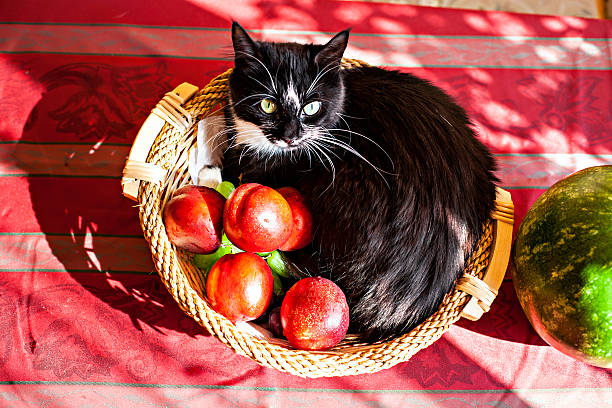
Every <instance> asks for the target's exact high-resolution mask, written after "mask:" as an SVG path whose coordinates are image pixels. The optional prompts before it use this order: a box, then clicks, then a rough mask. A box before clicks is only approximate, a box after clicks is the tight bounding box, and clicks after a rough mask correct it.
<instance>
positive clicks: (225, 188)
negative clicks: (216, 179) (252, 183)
mask: <svg viewBox="0 0 612 408" xmlns="http://www.w3.org/2000/svg"><path fill="white" fill-rule="evenodd" d="M235 189H236V187H234V185H233V184H232V183H230V182H229V181H222V182H221V183H219V185H218V186H217V191H218V192H220V193H221V195H222V196H223V197H225V198H226V199H227V198H228V197H229V196H230V194H232V191H234V190H235Z"/></svg>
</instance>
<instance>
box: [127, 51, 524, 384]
mask: <svg viewBox="0 0 612 408" xmlns="http://www.w3.org/2000/svg"><path fill="white" fill-rule="evenodd" d="M362 64H364V63H362V62H360V61H356V60H347V59H345V60H343V66H344V67H345V68H346V67H351V66H359V65H362ZM230 73H231V70H229V71H227V72H225V73H223V74H221V75H219V76H218V77H216V78H214V79H213V80H212V81H211V82H210V83H209V84H208V85H207V86H205V87H204V88H202V89H199V90H198V89H197V88H196V87H193V85H189V84H183V86H185V85H187V86H189V87H191V88H190V91H189V92H188V95H186V96H185V95H182V96H181V95H180V94H181V92H182V91H180V90H179V88H177V89H176V90H175V91H173V92H169V93H168V94H166V97H164V100H162V101H161V102H160V103H159V104H158V105H157V107H156V108H155V109H154V110H153V113H152V114H151V116H150V117H149V119H147V122H145V124H144V125H143V127H142V129H141V131H140V132H139V134H138V136H137V137H136V141H135V142H134V145H133V147H132V152H130V157H129V158H128V161H127V163H126V167H125V169H124V177H123V180H122V183H123V187H124V194H125V195H126V196H128V197H131V198H133V199H137V201H138V202H139V203H140V204H139V217H140V223H141V226H142V229H143V232H144V237H145V239H146V240H147V242H148V243H149V245H150V248H151V252H152V256H153V261H154V263H155V267H156V269H157V271H158V273H159V276H160V277H161V280H162V281H163V283H164V284H165V286H166V288H167V289H168V291H169V292H170V294H171V295H172V297H173V298H174V299H175V300H176V302H177V303H178V305H179V306H180V308H181V309H182V310H183V311H184V312H185V313H186V314H187V315H189V316H191V317H192V318H193V319H194V320H195V321H196V322H198V323H199V324H200V325H202V326H203V327H205V328H206V329H207V330H208V331H209V332H210V333H211V334H212V335H213V336H215V337H217V338H218V339H219V340H220V341H222V342H223V343H225V344H226V345H228V346H229V347H231V348H232V349H233V350H234V351H235V352H237V353H239V354H242V355H244V356H247V357H249V358H251V359H253V360H254V361H256V362H258V363H259V364H262V365H265V366H269V367H273V368H276V369H278V370H281V371H284V372H289V373H292V374H295V375H298V376H302V377H331V376H343V375H352V374H362V373H372V372H376V371H379V370H382V369H384V368H389V367H392V366H394V365H395V364H398V363H400V362H403V361H406V360H408V359H409V358H410V357H411V356H412V355H413V354H415V353H416V352H417V351H419V350H421V349H423V348H425V347H427V346H429V345H430V344H432V343H433V342H435V341H436V340H437V339H439V338H440V337H441V336H442V334H444V332H446V331H447V330H448V328H449V327H450V326H451V325H452V324H453V323H455V322H456V321H457V320H458V319H459V318H461V317H462V316H463V317H467V318H470V319H472V320H475V319H477V318H479V317H480V315H482V313H484V312H486V311H487V310H488V309H489V306H490V304H491V302H492V301H493V299H494V298H495V296H496V295H497V289H498V288H499V285H500V284H501V281H502V280H503V276H504V274H505V271H506V267H507V263H508V259H509V254H510V242H511V235H512V224H513V219H514V216H513V206H512V201H511V199H510V195H509V194H508V193H507V192H505V191H504V190H501V189H498V200H497V208H496V210H495V211H494V213H493V214H492V218H491V221H490V222H489V223H488V224H487V225H486V226H485V229H484V233H483V235H482V238H481V240H480V242H479V245H478V248H477V250H476V251H475V252H474V254H473V255H472V257H471V259H470V260H469V262H468V264H467V266H466V268H465V273H464V275H463V277H461V278H460V279H459V280H458V282H457V285H456V287H455V288H454V289H453V290H452V291H451V292H450V293H448V294H447V295H446V296H445V298H444V300H443V302H442V304H441V305H440V307H439V309H438V310H437V312H436V313H434V314H433V315H432V316H430V317H429V318H428V319H427V320H425V321H424V322H423V323H421V324H420V325H418V326H417V327H415V328H414V329H413V330H412V331H411V332H410V333H408V334H405V335H402V336H400V337H397V338H395V339H392V340H390V341H386V342H381V343H375V344H363V343H356V342H355V340H354V339H352V338H351V336H347V338H346V339H345V340H344V341H343V342H341V343H340V344H339V345H337V346H335V347H334V348H332V349H330V350H327V351H318V352H312V351H302V350H295V349H292V348H291V347H290V346H289V345H288V343H287V342H286V341H284V340H281V339H274V338H269V337H258V336H256V335H254V334H252V333H251V332H249V331H245V330H242V329H240V328H238V327H236V326H235V325H234V324H233V323H231V322H230V321H229V320H227V319H226V318H225V317H223V316H222V315H220V314H218V313H217V312H215V311H214V310H213V309H212V308H211V307H210V305H209V303H208V301H207V300H206V298H205V293H206V292H205V287H206V282H205V281H204V280H203V279H204V276H203V274H202V273H201V272H200V271H199V270H198V269H197V268H196V267H195V266H194V265H193V264H192V263H191V262H190V255H189V254H187V253H184V252H183V251H181V250H179V249H177V248H176V247H175V246H174V245H172V244H171V243H170V241H169V240H168V236H167V235H166V229H165V226H164V224H163V217H162V213H163V208H164V205H165V203H166V202H167V200H168V199H169V198H170V196H171V194H172V192H173V191H174V190H176V189H177V188H178V187H180V186H182V185H184V184H189V183H191V180H190V176H189V173H188V156H189V151H190V149H191V148H192V147H193V146H194V145H195V134H196V132H195V131H194V127H195V124H196V123H197V122H198V121H199V120H200V119H202V118H204V117H206V116H208V115H210V114H212V113H213V112H215V111H216V110H218V109H219V108H220V107H221V106H222V105H223V104H224V103H226V101H227V92H228V79H229V75H230ZM149 121H153V122H155V125H153V126H150V123H148V122H149ZM138 156H139V157H138ZM130 186H131V188H132V193H129V192H128V191H127V190H128V187H130Z"/></svg>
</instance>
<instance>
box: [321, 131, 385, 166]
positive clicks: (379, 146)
mask: <svg viewBox="0 0 612 408" xmlns="http://www.w3.org/2000/svg"><path fill="white" fill-rule="evenodd" d="M343 120H344V119H343ZM345 123H346V121H345ZM347 127H348V123H347ZM326 130H327V131H328V133H329V134H331V132H348V133H349V137H350V136H351V135H355V136H359V137H362V138H364V139H365V140H367V141H368V142H370V143H372V144H374V145H375V146H376V147H378V148H379V149H380V150H381V151H382V152H383V153H384V154H385V156H387V158H388V159H389V161H390V162H391V167H392V168H395V163H393V159H392V158H391V156H390V155H389V153H387V151H386V150H385V149H384V148H383V147H382V146H381V145H379V144H378V143H376V142H375V141H374V140H372V139H371V138H369V137H367V136H365V135H363V134H361V133H359V132H354V131H352V130H350V129H348V130H347V129H342V128H337V129H326Z"/></svg>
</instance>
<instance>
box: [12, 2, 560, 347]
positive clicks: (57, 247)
mask: <svg viewBox="0 0 612 408" xmlns="http://www.w3.org/2000/svg"><path fill="white" fill-rule="evenodd" d="M340 3H342V2H338V4H334V5H333V7H335V8H336V10H333V13H331V12H330V15H332V14H333V15H337V16H342V15H347V16H348V15H351V14H350V13H344V14H343V11H346V10H343V9H342V7H344V6H343V5H342V4H340ZM313 7H314V6H313ZM364 7H365V9H364V10H365V11H364V12H365V13H368V12H369V11H368V10H374V9H375V7H374V6H373V5H364ZM261 8H262V12H265V13H266V15H267V16H268V18H269V19H270V21H277V22H278V21H281V20H282V16H286V15H288V14H287V11H286V10H284V11H283V10H280V9H279V8H277V6H276V5H274V4H272V3H262V5H261ZM407 10H410V13H408V14H407V15H406V16H403V17H405V18H408V19H410V18H412V19H418V18H420V16H419V12H418V9H412V8H408V9H407ZM299 11H300V13H299V15H302V14H304V13H306V14H308V15H309V16H310V18H313V19H315V20H316V16H317V11H316V10H315V9H314V8H313V9H312V10H308V9H307V8H305V7H303V8H301V9H300V10H299ZM203 12H209V11H203ZM289 14H290V13H289ZM368 17H369V18H364V19H362V20H360V22H359V24H358V27H359V30H364V31H366V30H368V31H373V32H378V31H384V30H385V29H386V28H385V27H387V26H385V24H389V25H388V27H392V24H391V23H396V24H400V25H401V26H402V27H401V28H402V29H403V30H404V32H410V30H407V29H406V27H407V23H406V22H403V21H401V20H400V19H399V17H398V16H394V15H392V14H391V13H390V12H384V11H380V10H378V11H376V12H372V13H370V15H368ZM427 18H429V19H431V22H432V24H437V25H439V26H440V27H442V26H444V25H445V24H447V23H448V22H446V21H444V20H440V18H439V17H438V18H434V16H433V14H427ZM384 21H387V23H384ZM271 24H272V23H271ZM299 24H300V22H299V21H293V22H288V23H286V24H285V23H283V27H285V28H287V27H289V28H291V27H293V26H295V27H299ZM325 24H326V25H325ZM339 24H340V25H342V26H344V25H346V26H349V25H353V26H355V25H356V24H355V21H353V20H351V19H350V18H346V19H345V21H334V22H333V24H332V23H330V22H329V21H328V22H327V23H325V22H322V23H320V24H319V27H320V30H321V31H323V32H330V31H335V28H334V29H333V30H332V29H331V25H334V26H338V25H339ZM491 24H493V23H491ZM496 24H498V23H496ZM247 28H248V27H247ZM389 31H393V30H392V29H390V30H389ZM556 35H559V33H556ZM415 41H416V40H415ZM388 45H389V46H390V47H391V46H393V44H391V43H389V44H388ZM153 51H154V50H153ZM366 51H367V50H366ZM377 52H378V53H381V51H377ZM71 61H72V62H71ZM32 64H33V67H31V68H32V72H33V74H36V73H38V75H39V78H40V82H41V84H43V86H44V87H45V90H44V92H43V94H42V97H41V99H40V101H39V102H38V104H37V106H36V107H35V108H34V109H33V110H32V112H31V114H30V118H29V120H28V123H27V125H26V127H25V129H24V132H23V135H22V138H21V140H22V143H18V144H16V150H17V151H19V150H22V151H23V152H25V153H24V154H25V155H27V154H32V152H34V156H30V157H35V155H38V156H39V157H38V161H36V160H35V159H32V160H31V161H30V162H27V163H22V167H23V169H24V171H25V172H27V173H28V182H29V193H30V196H31V200H32V207H33V211H34V213H35V215H36V218H37V220H38V223H39V224H40V227H41V231H43V232H44V233H45V236H44V240H45V242H46V244H47V245H48V246H49V248H50V251H51V252H50V253H49V254H47V255H50V256H49V257H48V259H49V262H50V263H53V262H54V260H53V259H52V258H54V259H55V261H57V262H59V264H61V265H60V266H61V268H60V269H63V270H64V271H66V272H68V273H69V275H70V277H71V278H72V279H73V280H74V282H76V283H77V284H78V285H80V286H82V288H84V289H86V290H87V291H88V292H89V293H90V294H91V295H93V296H94V297H95V298H97V299H99V300H101V301H102V302H103V303H104V304H106V305H108V306H109V307H111V308H112V309H115V310H118V311H120V312H122V313H124V314H125V315H126V316H128V317H129V321H130V322H131V323H132V325H133V326H134V327H136V328H137V329H139V330H145V329H148V328H151V329H153V330H156V331H158V332H161V333H163V332H164V331H165V330H172V331H177V332H180V333H185V334H186V335H188V336H190V337H194V336H198V335H205V333H206V332H205V330H203V329H202V328H201V327H200V326H199V325H198V324H197V323H196V322H194V321H193V320H192V319H191V318H189V317H187V316H186V315H185V314H184V313H183V312H182V311H181V310H180V309H179V308H178V307H177V306H176V304H175V303H174V300H173V299H172V297H171V296H170V295H169V294H168V293H167V291H166V289H165V288H164V286H163V284H161V282H160V280H159V278H158V277H157V276H156V275H154V271H153V264H152V262H151V259H150V254H149V253H148V248H147V246H146V243H145V241H144V239H142V231H141V230H140V227H139V226H138V220H137V211H136V209H135V208H132V203H131V202H129V201H127V199H126V198H124V197H122V196H121V191H120V180H119V177H120V170H121V166H122V164H123V159H124V157H125V154H126V153H127V150H128V149H129V144H130V143H131V142H132V141H133V138H134V136H135V134H136V132H137V130H138V126H139V125H140V124H141V123H142V121H143V120H144V118H145V117H146V115H147V114H148V112H149V110H150V109H151V108H152V107H153V106H154V105H155V103H156V102H157V101H158V100H159V99H160V97H161V96H162V95H163V94H164V93H165V92H167V91H168V90H170V89H172V88H173V86H174V85H175V82H177V81H174V78H172V76H171V74H170V73H169V71H170V70H169V69H168V64H170V63H169V62H168V61H167V60H164V59H160V60H159V61H158V62H157V63H156V64H154V65H151V64H150V63H148V62H130V63H129V64H127V63H125V62H121V63H120V64H119V63H116V62H114V61H112V62H109V58H108V57H95V56H94V57H91V56H90V57H76V56H62V57H61V61H60V60H56V64H55V65H54V66H52V67H51V68H49V67H48V66H45V64H41V66H38V67H37V66H36V60H35V59H32ZM130 64H132V65H130ZM430 75H431V79H436V78H438V79H440V80H441V81H442V84H443V85H445V86H446V87H447V88H451V89H449V91H452V84H453V82H452V80H451V79H449V78H448V77H445V75H444V74H443V73H439V72H438V73H431V74H430ZM460 76H461V77H462V78H463V79H462V81H463V82H462V84H463V85H462V88H461V89H462V90H463V89H465V87H469V86H470V83H471V81H476V82H477V81H478V79H477V78H478V77H477V76H473V75H472V71H471V70H470V69H469V68H466V69H464V72H462V73H461V75H460ZM445 81H446V82H445ZM465 81H468V83H467V84H466V83H465ZM474 83H475V82H474ZM478 86H479V87H480V88H486V84H478ZM464 98H468V96H464ZM464 102H469V100H465V99H464ZM506 108H507V109H508V111H513V110H514V109H515V108H516V106H515V105H512V104H508V105H507V106H506ZM489 119H490V118H489ZM480 122H481V124H483V123H484V124H485V125H486V124H487V123H489V122H487V117H485V116H481V117H480ZM491 123H492V122H491ZM495 123H497V122H495ZM513 126H514V125H509V127H508V129H505V130H506V131H507V132H506V133H507V134H512V133H513V132H514V134H516V135H517V136H516V137H517V138H518V139H523V140H524V139H528V138H529V137H530V133H529V132H530V131H531V130H533V126H534V125H533V124H530V125H529V126H526V127H522V128H521V127H519V128H517V127H516V126H514V127H513ZM58 142H59V145H61V146H65V151H63V152H61V154H62V155H63V156H62V157H61V159H62V160H63V161H64V162H63V163H61V162H62V160H59V162H60V165H58V164H57V163H51V164H49V169H45V166H46V165H47V164H48V162H47V161H46V154H47V152H48V151H50V149H49V147H50V146H52V145H53V146H54V147H57V146H58ZM55 152H56V153H55V154H58V153H57V150H56V151H55ZM17 153H19V152H17ZM17 156H20V154H17ZM83 156H84V157H83ZM79 158H80V159H81V161H82V162H81V166H82V167H80V168H77V169H76V170H75V171H74V172H73V171H72V168H71V166H72V165H73V163H76V162H77V160H76V159H79ZM55 159H57V157H56V158H55ZM51 161H53V160H51ZM56 161H57V160H56ZM36 166H39V167H36ZM54 166H55V167H54ZM58 166H59V167H58ZM62 166H63V168H62ZM107 171H110V173H107ZM54 197H55V198H54ZM44 265H45V264H44V263H42V267H41V269H44ZM147 273H149V274H150V275H146V274H147ZM517 306H518V302H517V300H516V297H515V295H514V292H513V288H512V283H511V281H509V280H508V281H505V282H504V283H503V285H502V290H501V292H500V296H499V297H498V299H497V300H496V302H495V303H494V304H493V308H492V310H491V311H490V312H489V313H487V314H486V315H485V317H483V318H482V319H481V320H480V321H479V322H475V323H471V322H466V321H462V322H460V323H459V325H460V326H461V327H463V328H467V329H469V330H472V331H475V332H479V333H482V334H485V335H488V336H491V337H496V338H500V339H503V340H509V341H513V342H518V343H525V344H533V345H544V343H543V342H542V341H541V340H540V339H539V337H537V335H535V332H533V331H532V330H531V329H530V326H529V324H528V322H527V320H526V319H525V318H524V315H523V314H522V312H521V311H520V307H517ZM145 326H146V327H145ZM151 347H153V346H151ZM162 352H163V351H162Z"/></svg>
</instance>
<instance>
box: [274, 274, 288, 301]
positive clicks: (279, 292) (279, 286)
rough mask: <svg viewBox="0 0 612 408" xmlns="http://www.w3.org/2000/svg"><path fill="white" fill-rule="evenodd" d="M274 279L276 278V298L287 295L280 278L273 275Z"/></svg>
mask: <svg viewBox="0 0 612 408" xmlns="http://www.w3.org/2000/svg"><path fill="white" fill-rule="evenodd" d="M272 277H273V278H274V289H273V290H274V294H275V295H276V296H282V295H283V294H284V293H285V290H284V289H283V281H282V280H281V278H280V276H278V275H277V274H275V273H272Z"/></svg>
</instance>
